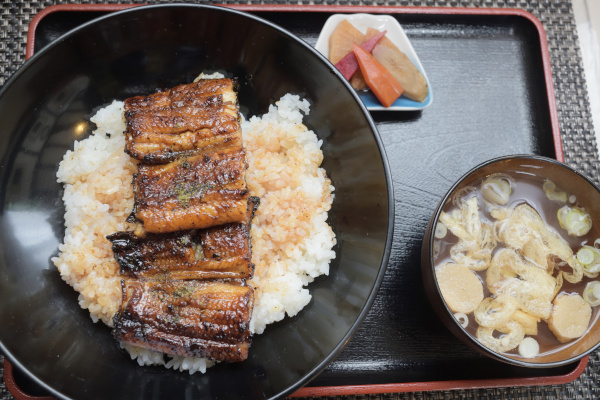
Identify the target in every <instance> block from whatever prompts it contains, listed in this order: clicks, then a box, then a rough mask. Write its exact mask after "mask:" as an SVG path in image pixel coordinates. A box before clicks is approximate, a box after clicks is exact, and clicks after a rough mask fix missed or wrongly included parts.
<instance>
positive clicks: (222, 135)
mask: <svg viewBox="0 0 600 400" xmlns="http://www.w3.org/2000/svg"><path fill="white" fill-rule="evenodd" d="M125 122H126V126H127V130H126V131H125V137H126V144H125V151H126V152H127V153H128V154H129V155H131V156H132V157H134V158H136V159H138V160H140V161H141V162H143V163H145V164H164V163H166V162H169V161H173V160H175V159H177V158H179V157H182V156H186V155H189V154H195V153H197V152H207V151H210V152H214V151H219V150H220V149H223V148H241V147H242V136H241V130H240V124H239V115H238V105H237V95H236V93H235V90H234V83H233V81H232V80H231V79H200V80H198V81H197V82H194V83H191V84H186V85H179V86H177V87H174V88H173V89H170V90H167V91H164V92H159V93H155V94H152V95H148V96H137V97H131V98H129V99H126V100H125Z"/></svg>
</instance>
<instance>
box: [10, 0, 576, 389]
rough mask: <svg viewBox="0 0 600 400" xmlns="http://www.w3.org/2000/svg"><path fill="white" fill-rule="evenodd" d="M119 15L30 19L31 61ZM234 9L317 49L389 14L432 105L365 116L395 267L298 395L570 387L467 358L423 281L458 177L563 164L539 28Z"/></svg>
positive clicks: (89, 8) (437, 12) (514, 18)
mask: <svg viewBox="0 0 600 400" xmlns="http://www.w3.org/2000/svg"><path fill="white" fill-rule="evenodd" d="M123 7H127V6H118V5H109V6H99V5H64V6H53V7H49V8H48V9H46V10H44V11H43V12H41V13H40V14H38V15H37V16H36V17H35V18H34V20H33V21H32V24H31V26H30V30H29V36H28V49H27V50H28V56H31V54H33V52H35V51H38V50H39V49H41V48H42V47H44V46H45V45H47V44H48V43H50V42H51V41H52V40H54V39H56V38H57V37H58V36H60V35H61V34H63V33H64V32H66V31H67V30H69V29H71V28H74V27H76V26H78V25H80V24H82V23H84V22H87V21H89V20H91V19H93V18H95V17H98V16H100V15H102V14H103V13H106V12H110V11H114V10H117V9H122V8H123ZM232 7H234V8H238V9H243V10H246V11H249V12H252V13H253V14H256V15H258V16H260V17H262V18H265V19H267V20H270V21H272V22H275V23H276V24H279V25H281V26H282V27H284V28H286V29H288V30H289V31H291V32H292V33H294V34H296V35H298V36H299V37H301V38H302V39H304V40H305V41H307V42H308V43H310V44H312V45H314V44H315V43H316V40H317V37H318V35H319V32H320V30H321V28H322V27H323V25H324V23H325V21H326V20H327V18H328V17H329V16H331V15H332V14H334V13H341V12H344V13H355V12H368V13H384V14H389V15H393V16H394V17H395V18H396V19H397V20H398V21H399V22H400V24H401V25H402V27H403V29H404V30H405V32H406V34H407V35H408V37H409V39H410V41H411V43H412V45H413V47H414V49H415V51H416V52H417V54H418V55H419V58H420V60H421V62H422V64H423V67H424V69H425V70H426V72H427V75H428V77H429V79H430V81H431V86H432V90H433V94H434V97H433V103H432V105H431V106H430V107H428V108H426V109H425V110H423V111H411V112H406V111H373V112H372V116H373V118H374V120H375V122H376V123H377V128H378V130H379V133H380V135H381V137H382V140H383V143H384V145H385V148H386V152H387V155H388V158H389V162H390V167H391V170H392V178H393V181H394V190H395V198H396V216H395V233H394V245H393V249H392V254H391V258H390V264H389V266H388V269H387V273H386V276H385V279H384V281H383V284H382V286H381V289H380V292H379V294H378V296H377V298H376V300H375V302H374V304H373V307H372V309H371V311H370V313H369V315H368V316H367V318H366V320H365V321H364V323H363V325H362V326H361V328H360V329H359V330H358V332H357V333H356V334H355V336H354V337H353V339H352V340H351V341H350V342H349V343H348V345H347V346H346V348H345V349H344V350H343V352H342V353H341V354H340V356H339V357H338V358H337V359H336V360H335V361H334V362H333V363H332V364H331V365H330V366H329V367H328V368H327V369H326V370H325V371H324V372H323V373H321V374H320V375H319V376H317V377H316V378H315V379H314V380H313V381H312V382H311V383H310V384H309V385H308V386H307V387H305V388H303V389H301V390H300V391H299V392H297V393H296V395H326V394H351V393H378V392H379V393H381V392H398V391H418V390H437V389H453V388H474V387H498V386H517V385H542V384H544V385H547V384H559V383H565V382H569V381H572V380H574V379H576V378H577V377H578V376H579V375H580V374H581V373H582V372H583V370H584V368H585V366H586V364H587V358H585V359H583V360H582V361H581V362H579V363H575V364H571V365H567V366H563V367H558V368H552V369H527V368H521V367H515V366H510V365H506V364H502V363H499V362H496V361H493V360H491V359H488V358H485V357H484V356H481V355H479V354H478V353H475V352H474V351H473V350H471V349H469V348H468V347H467V346H466V345H464V344H463V343H462V342H460V341H459V340H458V339H456V338H455V337H454V336H453V335H452V334H451V333H450V332H449V331H447V330H446V328H445V327H444V326H443V325H442V323H441V322H439V321H438V320H437V317H436V316H435V314H434V312H433V310H432V309H431V308H430V306H429V303H428V300H427V298H426V296H425V292H424V290H423V286H422V281H421V272H420V248H421V240H422V237H423V233H424V231H425V227H426V224H427V221H428V220H429V218H430V215H431V213H432V212H433V210H434V208H435V206H436V205H437V203H438V201H439V200H440V198H441V197H442V196H443V194H444V193H445V191H446V190H447V189H448V188H449V187H450V186H451V184H452V183H453V182H454V181H455V180H456V179H458V178H459V177H460V176H461V175H462V174H463V173H465V172H466V171H468V170H469V169H471V168H472V167H473V166H475V165H477V164H479V163H480V162H482V161H485V160H488V159H491V158H494V157H497V156H502V155H508V154H538V155H543V156H547V157H553V158H557V159H558V160H561V161H562V148H561V142H560V133H559V131H558V120H557V116H556V107H555V103H554V91H553V86H552V81H551V74H550V67H549V65H550V64H549V59H548V49H547V43H546V39H545V33H544V31H543V28H542V26H541V23H540V22H539V21H538V20H537V19H535V17H533V16H532V15H531V14H529V13H526V12H524V11H521V10H507V9H453V8H444V9H441V8H403V7H376V8H375V7H360V6H356V7H354V6H232ZM11 371H12V370H11ZM14 379H15V382H14V383H15V384H16V386H20V387H21V388H22V389H23V391H24V392H25V393H31V394H34V395H43V393H41V392H40V391H39V389H38V388H35V387H33V385H32V383H31V382H29V381H28V380H27V378H25V376H23V375H21V374H20V373H18V371H17V372H16V373H15V374H14ZM8 383H10V382H8V381H7V384H8ZM13 394H14V393H13ZM15 395H16V394H15Z"/></svg>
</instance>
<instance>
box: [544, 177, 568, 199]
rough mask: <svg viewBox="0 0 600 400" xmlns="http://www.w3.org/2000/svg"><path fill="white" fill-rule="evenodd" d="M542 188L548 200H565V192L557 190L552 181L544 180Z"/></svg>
mask: <svg viewBox="0 0 600 400" xmlns="http://www.w3.org/2000/svg"><path fill="white" fill-rule="evenodd" d="M542 189H543V190H544V193H546V197H547V198H548V200H552V201H558V202H559V203H566V202H567V193H565V192H561V191H557V190H556V185H555V184H554V182H552V181H544V184H543V185H542Z"/></svg>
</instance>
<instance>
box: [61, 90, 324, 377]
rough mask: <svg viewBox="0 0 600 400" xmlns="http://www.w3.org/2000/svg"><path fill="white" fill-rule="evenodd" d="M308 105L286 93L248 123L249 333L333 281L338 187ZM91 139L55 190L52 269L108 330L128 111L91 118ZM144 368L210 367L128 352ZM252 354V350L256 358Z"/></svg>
mask: <svg viewBox="0 0 600 400" xmlns="http://www.w3.org/2000/svg"><path fill="white" fill-rule="evenodd" d="M308 112H309V103H308V102H307V101H306V100H301V99H300V98H299V97H298V96H294V95H285V96H284V97H282V98H281V100H280V101H278V102H277V103H276V106H271V107H270V109H269V112H268V113H267V114H265V115H263V116H262V117H260V118H259V117H252V118H251V119H250V120H249V121H244V122H243V124H242V132H243V137H244V146H245V148H246V156H247V161H248V165H249V169H248V171H247V174H246V180H247V183H248V187H249V189H250V191H251V193H252V194H253V195H255V196H259V197H260V198H261V204H260V206H259V208H258V211H257V213H256V216H255V218H254V220H253V221H252V231H251V236H252V249H253V254H252V261H253V263H254V264H255V266H256V269H255V275H254V277H253V279H252V280H251V281H250V282H249V284H251V285H252V286H253V287H254V288H255V306H254V312H253V315H252V320H251V324H250V329H251V330H252V331H253V332H255V333H256V334H260V333H262V332H263V331H264V330H265V327H266V325H267V324H270V323H272V322H275V321H280V320H281V319H283V318H284V317H285V315H286V314H287V315H289V316H294V315H296V314H297V313H298V312H299V311H300V310H301V309H302V308H303V307H304V306H306V305H307V304H308V303H309V301H310V299H311V295H310V293H309V291H308V289H307V288H306V287H305V286H306V285H308V284H309V283H310V282H312V281H313V280H314V279H315V278H316V277H317V276H319V275H323V274H328V273H329V263H330V261H331V260H332V259H333V258H335V252H334V251H333V250H332V248H333V246H334V245H335V236H334V234H333V231H332V230H331V228H330V227H329V225H327V222H326V220H327V212H328V211H329V209H330V207H331V203H332V201H333V189H334V188H333V186H332V185H331V182H330V181H329V179H328V178H327V177H326V174H325V171H324V170H323V169H322V168H319V165H320V164H321V161H322V159H323V154H322V151H321V150H320V147H321V144H322V143H321V141H319V140H318V138H317V136H316V135H315V134H314V132H312V131H310V130H308V129H307V128H306V127H305V126H304V125H302V118H303V115H302V113H305V114H308ZM91 121H92V122H94V123H95V124H96V125H97V129H96V130H95V131H94V132H93V134H92V135H91V136H90V137H89V138H87V139H84V140H81V141H78V142H75V148H74V150H73V151H68V152H67V153H66V154H65V156H64V159H63V161H62V162H61V164H60V167H59V170H58V173H57V177H58V182H60V183H63V184H64V186H65V194H64V197H63V200H64V202H65V208H66V213H65V227H66V232H65V238H64V243H63V244H61V245H60V246H59V252H60V253H59V256H58V257H55V258H53V260H52V261H53V262H54V264H55V265H56V267H57V268H58V270H59V271H60V274H61V276H62V278H63V279H64V280H65V281H66V282H67V283H69V284H70V285H71V286H73V288H74V289H75V290H77V291H78V292H79V304H80V306H81V307H82V308H84V309H87V310H88V311H89V312H90V315H91V317H92V319H93V320H94V322H96V321H98V320H102V321H103V322H104V323H105V324H106V325H108V326H112V318H113V316H114V315H115V313H116V312H117V310H118V308H119V306H120V304H121V287H120V280H121V278H120V275H119V267H118V264H117V262H116V261H115V259H114V257H113V253H112V248H111V244H110V243H109V241H108V240H107V239H106V235H108V234H111V233H114V232H117V231H122V230H130V229H132V226H130V224H128V223H127V222H125V219H126V218H127V216H128V215H129V214H130V213H131V210H132V208H133V201H134V199H133V190H132V185H131V182H132V176H133V173H134V172H135V171H136V169H137V167H136V162H135V161H133V159H132V158H131V157H129V156H128V155H127V154H126V153H125V152H124V145H125V138H124V135H123V132H124V130H125V123H124V119H123V103H122V102H118V101H115V102H113V103H112V104H111V105H109V106H107V107H105V108H103V109H101V110H100V111H98V112H97V113H96V115H94V117H92V118H91ZM123 347H124V348H125V349H126V350H127V351H128V352H129V354H130V356H131V358H132V359H135V360H136V361H137V362H138V364H140V365H164V366H165V367H166V368H173V369H177V370H180V371H184V370H187V371H189V372H190V374H191V373H194V372H197V371H200V372H205V371H206V368H208V367H210V366H211V365H212V364H214V362H212V361H208V360H206V359H199V358H191V357H172V356H168V358H167V359H166V360H165V357H164V355H163V354H162V353H158V352H154V351H151V350H147V349H142V348H139V347H135V346H129V345H123ZM250 351H252V350H250Z"/></svg>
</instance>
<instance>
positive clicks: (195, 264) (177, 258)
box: [107, 197, 259, 280]
mask: <svg viewBox="0 0 600 400" xmlns="http://www.w3.org/2000/svg"><path fill="white" fill-rule="evenodd" d="M258 202H259V199H258V198H257V197H251V198H250V207H249V209H250V210H249V212H248V213H247V216H246V221H245V222H244V223H234V224H227V225H220V226H215V227H212V228H208V229H204V230H201V231H196V230H192V231H181V232H172V233H158V234H151V233H148V234H146V235H145V236H143V237H138V236H136V235H135V234H134V233H133V232H129V231H126V232H117V233H114V234H112V235H109V236H107V239H108V240H110V241H111V242H112V249H113V253H114V255H115V258H116V260H117V262H118V263H119V265H120V266H121V275H123V276H126V277H129V278H154V279H162V280H164V279H178V280H189V279H250V278H252V274H253V272H254V271H253V265H252V262H251V245H250V222H251V220H252V217H253V215H254V211H255V210H256V207H257V206H258Z"/></svg>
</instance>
